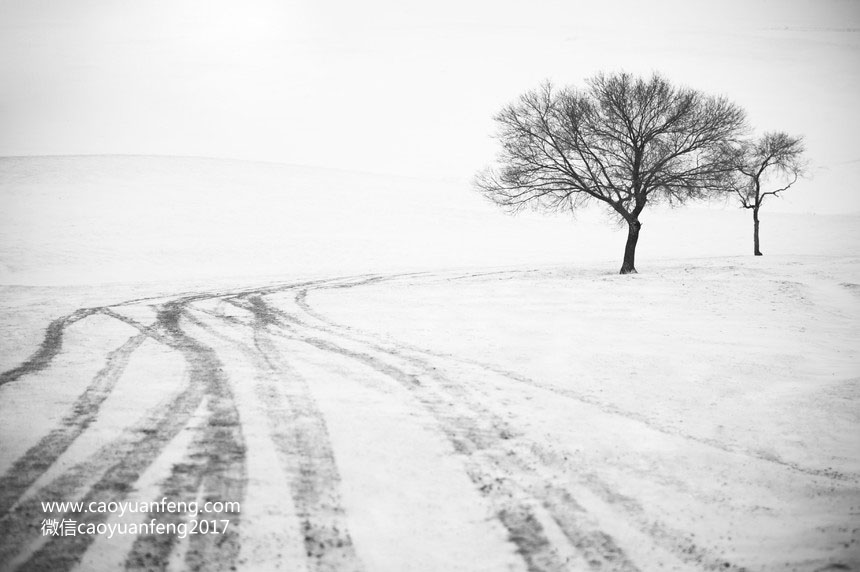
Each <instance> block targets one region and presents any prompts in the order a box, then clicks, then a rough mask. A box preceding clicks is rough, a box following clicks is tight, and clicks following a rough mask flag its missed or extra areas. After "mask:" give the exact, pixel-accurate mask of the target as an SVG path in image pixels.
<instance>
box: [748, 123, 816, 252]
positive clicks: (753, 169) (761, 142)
mask: <svg viewBox="0 0 860 572" xmlns="http://www.w3.org/2000/svg"><path fill="white" fill-rule="evenodd" d="M804 151H805V149H804V145H803V138H802V137H792V136H790V135H788V134H787V133H783V132H777V133H765V134H764V135H762V136H761V137H760V138H759V139H756V140H755V141H747V142H744V144H743V145H742V146H741V147H740V149H739V151H738V153H737V155H736V156H735V157H736V159H735V169H736V174H737V175H738V176H737V178H736V181H735V183H734V184H733V185H732V190H734V192H735V193H737V195H738V197H739V198H740V202H741V206H742V207H743V208H745V209H752V212H753V253H754V254H755V255H756V256H761V249H760V248H759V244H760V243H759V216H758V212H759V209H761V205H762V202H763V201H764V198H765V197H767V196H771V195H772V196H774V197H778V196H779V193H781V192H783V191H786V190H788V189H789V187H791V186H792V185H793V184H794V183H796V182H797V179H798V177H800V176H802V175H803V173H804V171H805V165H804V163H803V160H802V156H803V153H804ZM765 189H768V190H765Z"/></svg>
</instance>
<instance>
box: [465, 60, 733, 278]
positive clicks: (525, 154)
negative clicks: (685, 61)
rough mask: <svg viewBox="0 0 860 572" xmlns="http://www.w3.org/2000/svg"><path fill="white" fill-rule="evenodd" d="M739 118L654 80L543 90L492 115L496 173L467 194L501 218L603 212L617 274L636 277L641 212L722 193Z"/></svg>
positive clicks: (720, 102)
mask: <svg viewBox="0 0 860 572" xmlns="http://www.w3.org/2000/svg"><path fill="white" fill-rule="evenodd" d="M744 117H745V114H744V112H743V111H742V110H741V109H740V108H739V107H737V106H736V105H734V104H732V103H730V102H729V101H727V100H726V99H725V98H722V97H711V96H706V95H704V94H702V93H701V92H699V91H696V90H693V89H688V88H680V87H675V86H673V85H671V84H670V83H669V82H668V81H667V80H665V79H664V78H663V77H661V76H659V75H654V76H652V77H651V78H649V79H642V78H636V77H634V76H632V75H630V74H627V73H619V74H611V75H605V74H600V75H597V76H595V77H593V78H591V79H590V80H588V82H587V87H586V88H585V89H582V90H579V89H575V88H572V87H568V88H563V89H558V90H557V89H554V88H553V87H552V86H551V85H549V84H545V85H543V86H542V87H541V88H539V89H538V90H535V91H530V92H528V93H526V94H525V95H523V96H522V97H520V99H519V101H517V102H516V103H514V104H511V105H509V106H507V107H505V108H504V109H503V110H502V111H501V112H500V113H499V114H498V115H496V117H495V120H496V122H497V123H498V125H499V127H500V130H499V134H498V135H497V138H498V139H499V140H500V142H501V145H502V150H501V153H500V155H499V158H498V166H497V167H496V168H495V169H493V168H490V169H487V170H485V171H484V172H482V173H481V174H479V175H478V177H477V179H476V187H477V188H478V190H479V191H480V192H482V193H483V194H484V195H485V196H486V197H488V198H489V199H490V200H492V201H493V202H495V203H496V204H498V205H500V206H502V207H504V208H506V209H508V210H510V211H517V210H520V209H522V208H526V207H532V208H535V209H538V210H545V211H554V210H567V209H571V210H575V209H578V208H580V207H583V206H585V205H586V204H587V203H590V202H595V201H596V202H599V203H603V204H604V206H606V207H607V208H608V209H610V212H612V213H614V214H616V215H617V216H619V217H620V218H621V219H623V221H625V222H626V223H627V227H628V232H627V243H626V246H625V249H624V260H623V263H622V266H621V273H622V274H628V273H632V272H636V267H635V253H636V244H637V242H638V240H639V230H640V228H641V227H642V224H641V223H640V221H639V215H640V214H641V213H642V210H643V209H644V208H645V206H646V205H647V204H650V203H652V202H658V201H663V202H668V203H669V204H676V203H684V202H685V201H687V200H689V199H697V198H704V197H705V196H707V195H709V194H710V193H711V192H713V191H714V190H715V189H717V188H724V187H723V185H724V184H725V181H726V178H727V177H728V175H729V174H730V173H731V172H732V168H733V165H734V164H733V162H732V158H733V155H732V153H731V152H730V148H731V147H732V144H733V143H734V142H735V140H736V137H737V136H738V134H739V133H740V132H741V131H742V130H743V129H744V125H745V123H744V121H745V119H744Z"/></svg>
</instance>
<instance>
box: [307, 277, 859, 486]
mask: <svg viewBox="0 0 860 572" xmlns="http://www.w3.org/2000/svg"><path fill="white" fill-rule="evenodd" d="M517 272H519V273H525V272H532V271H530V270H524V271H503V272H486V273H478V274H470V275H466V276H461V277H455V278H452V279H451V280H457V279H468V278H475V277H483V276H487V275H495V274H504V273H517ZM400 276H401V275H392V276H390V277H375V279H373V280H364V279H362V280H359V281H356V282H353V283H351V284H349V283H342V284H338V285H337V286H329V285H327V284H325V283H319V284H312V285H308V286H304V287H302V289H301V290H299V292H298V293H297V295H296V297H295V302H296V305H297V306H298V307H299V308H301V309H302V310H303V311H304V312H305V313H306V314H308V315H309V316H310V317H312V318H314V319H316V320H318V321H319V322H322V323H324V324H326V326H327V329H328V330H329V331H330V332H331V333H334V334H338V335H344V336H352V337H355V336H356V335H361V336H366V337H369V338H372V339H375V340H377V341H378V342H380V343H386V342H382V340H380V338H379V336H378V335H377V334H375V333H373V332H368V331H365V330H360V329H356V328H352V327H350V326H345V325H343V324H339V323H337V322H335V321H333V320H331V319H330V318H328V317H327V316H325V315H324V314H322V313H320V312H318V311H316V310H315V309H314V308H313V307H312V306H311V305H310V304H309V303H308V302H307V296H308V293H309V292H310V290H311V289H333V288H348V287H355V286H364V285H367V284H370V283H373V282H379V281H381V280H384V279H395V278H399V277H400ZM304 325H309V324H307V322H305V323H304ZM355 341H360V340H358V339H356V340H355ZM363 343H367V342H366V341H365V342H363ZM387 343H389V344H391V345H393V346H395V347H396V348H397V351H398V352H412V353H418V354H421V355H422V356H426V357H428V358H430V359H444V360H451V361H454V362H459V363H461V364H465V365H471V366H475V367H478V368H481V369H483V370H485V371H487V372H490V373H494V374H497V375H499V376H502V377H506V378H508V379H510V380H512V381H516V382H518V383H522V384H525V385H529V386H531V387H534V388H536V389H540V390H542V391H547V392H550V393H554V394H556V395H560V396H563V397H566V398H569V399H573V400H576V401H579V402H581V403H584V404H586V405H590V406H593V407H596V408H597V409H599V410H600V411H602V412H603V413H605V414H607V415H615V416H619V417H624V418H625V419H628V420H631V421H636V422H639V423H642V424H643V425H645V426H647V427H648V428H650V429H653V430H655V431H658V432H660V433H663V434H665V435H669V436H674V437H680V438H682V439H686V440H688V441H695V442H697V443H700V444H702V445H705V446H708V447H712V448H714V449H718V450H720V451H723V452H725V453H730V454H737V455H743V456H745V457H748V458H750V459H753V460H756V461H760V462H764V463H769V464H775V465H779V466H781V467H784V468H787V469H790V470H792V471H796V472H798V473H802V474H805V475H809V476H813V477H821V478H825V479H831V480H835V481H842V482H848V483H857V482H859V481H860V475H858V474H856V473H842V472H838V471H834V470H831V469H827V468H824V469H819V468H814V467H807V466H803V465H800V464H798V463H793V462H791V461H786V460H785V459H782V458H780V457H778V456H776V455H774V454H761V453H759V452H756V451H752V450H749V449H745V448H742V447H733V446H730V445H727V444H725V443H723V442H720V441H718V440H716V439H709V438H707V437H699V436H696V435H690V434H688V433H685V432H683V431H681V430H679V429H676V428H674V427H667V426H665V425H663V424H661V423H658V422H656V421H654V420H652V419H649V418H648V417H647V416H645V415H642V414H639V413H636V412H634V411H629V410H626V409H623V408H621V407H617V406H615V405H612V404H610V403H605V402H603V401H601V400H599V399H596V398H594V397H591V396H589V395H587V394H585V393H582V392H578V391H575V390H572V389H566V388H562V387H557V386H554V385H550V384H546V383H542V382H540V381H537V380H534V379H532V378H529V377H527V376H524V375H522V374H518V373H515V372H513V371H510V370H508V369H505V368H503V367H500V366H498V365H495V364H488V363H485V362H482V361H479V360H474V359H469V358H463V357H458V356H455V355H452V354H446V353H442V352H434V351H432V350H428V349H424V348H420V347H418V346H415V345H412V344H409V343H406V342H401V341H396V342H390V341H389V342H387ZM377 347H379V348H380V350H381V351H389V350H386V349H383V348H382V346H379V345H377Z"/></svg>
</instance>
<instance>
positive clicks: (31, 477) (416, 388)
mask: <svg viewBox="0 0 860 572" xmlns="http://www.w3.org/2000/svg"><path fill="white" fill-rule="evenodd" d="M0 173H2V177H0V201H2V207H3V208H2V209H0V213H2V214H0V216H2V220H0V223H2V225H0V233H2V234H0V262H2V264H3V265H4V273H5V274H4V276H3V282H5V283H6V285H5V286H3V287H2V291H3V304H2V308H3V313H2V326H3V327H2V336H0V343H2V352H0V358H2V363H0V369H2V371H3V372H4V373H2V374H0V375H2V377H0V568H2V569H3V570H6V569H9V570H12V569H17V568H20V569H23V570H26V569H37V570H40V569H51V570H71V569H76V570H115V569H121V568H123V567H125V568H127V569H152V568H158V569H163V568H167V569H174V570H182V569H187V568H195V567H200V568H202V569H224V570H229V569H231V568H233V567H235V569H239V570H248V571H251V570H359V569H363V570H373V571H376V570H392V571H402V570H427V571H435V570H439V571H443V570H444V571H447V570H463V571H473V570H487V571H495V570H529V571H538V570H589V569H595V570H643V571H647V570H655V569H665V570H717V569H719V570H786V569H788V570H846V569H857V568H858V567H860V542H858V540H859V539H860V533H858V524H857V523H858V514H859V513H860V438H858V435H860V409H858V402H860V390H858V381H860V371H858V370H860V368H858V363H860V362H858V350H857V347H858V344H857V341H858V339H860V286H858V285H860V258H858V257H857V256H856V255H855V252H856V250H857V245H858V240H857V229H858V225H857V218H856V217H851V216H845V217H809V218H805V219H804V218H802V217H795V216H791V217H789V216H779V215H776V214H773V215H771V216H769V215H767V214H765V216H764V221H765V223H764V227H763V233H764V234H763V250H764V252H765V254H766V256H765V257H762V258H755V257H752V256H749V255H748V254H747V252H748V250H750V244H749V243H750V242H751V240H750V236H749V234H750V229H749V222H750V221H748V220H747V214H748V213H745V212H742V211H734V210H729V211H724V210H720V209H716V208H714V209H699V210H692V209H687V210H683V211H675V212H666V211H657V212H655V213H653V214H652V215H651V216H650V217H648V218H645V227H644V230H643V235H642V247H641V250H640V252H639V256H638V259H637V266H638V267H639V269H640V271H641V272H642V274H640V275H636V276H619V275H617V274H616V272H617V266H618V264H619V262H620V261H619V260H617V258H618V257H619V255H620V251H621V247H622V245H623V233H621V232H614V231H612V229H611V228H610V229H607V228H606V224H605V220H604V219H602V218H601V217H600V216H593V217H591V216H590V215H589V216H584V217H581V219H580V220H578V221H576V222H573V223H571V222H570V221H569V220H563V219H561V218H542V217H537V216H531V215H525V216H521V217H517V218H510V217H503V216H501V215H499V213H496V212H495V211H494V210H493V209H492V208H491V207H490V206H489V205H485V204H483V203H482V202H481V201H480V200H479V199H478V198H477V197H475V196H473V194H470V193H469V192H468V191H467V190H465V189H466V186H464V185H462V184H457V183H454V182H447V183H446V182H438V181H437V182H433V181H421V180H417V179H390V178H384V177H377V176H372V175H359V174H354V173H339V172H331V171H319V170H311V169H298V168H291V167H284V166H279V165H271V164H247V163H236V162H216V161H211V160H191V159H163V158H151V157H149V158H147V157H122V158H105V157H101V158H97V157H88V158H41V159H38V158H32V159H4V160H2V161H0ZM491 266H496V267H495V268H489V267H491ZM162 497H168V498H172V499H175V500H194V499H196V498H201V499H202V498H215V499H218V500H225V501H239V502H241V503H242V511H241V513H239V514H234V513H224V514H218V515H215V516H211V517H209V518H218V519H229V520H230V522H231V526H230V529H229V531H228V533H226V534H222V535H198V536H191V537H186V538H184V539H182V538H178V537H176V536H169V535H167V536H161V537H153V536H147V535H140V536H134V535H126V536H115V537H114V538H111V539H107V538H104V537H88V536H78V537H51V538H47V537H42V536H41V535H40V534H39V525H40V523H41V521H42V519H44V518H49V517H54V518H63V517H65V518H75V519H77V520H79V521H89V522H106V523H120V522H122V523H134V522H146V521H148V520H149V518H150V517H152V516H157V517H158V518H159V519H161V520H165V521H169V520H170V519H171V518H172V519H175V520H176V521H182V519H184V518H187V517H186V516H183V515H165V514H158V515H145V514H127V515H125V516H124V517H119V516H117V515H104V514H99V515H96V514H84V515H76V514H66V515H63V514H55V515H51V514H46V513H44V512H43V511H42V508H41V506H40V505H39V501H44V500H77V499H85V500H96V501H109V500H116V501H120V500H130V501H134V500H160V499H161V498H162Z"/></svg>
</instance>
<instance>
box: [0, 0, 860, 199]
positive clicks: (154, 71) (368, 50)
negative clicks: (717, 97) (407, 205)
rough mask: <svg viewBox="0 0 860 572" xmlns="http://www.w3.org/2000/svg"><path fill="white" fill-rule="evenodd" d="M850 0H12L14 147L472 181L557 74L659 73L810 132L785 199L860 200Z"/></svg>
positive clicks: (0, 149) (755, 120) (6, 14)
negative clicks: (808, 174)
mask: <svg viewBox="0 0 860 572" xmlns="http://www.w3.org/2000/svg"><path fill="white" fill-rule="evenodd" d="M858 64H860V2H858V1H856V0H737V1H735V0H732V1H723V2H715V1H709V2H699V1H689V0H688V1H665V2H641V1H635V0H616V1H608V2H606V1H604V2H596V1H592V2H576V1H551V0H538V1H535V0H522V1H520V0H502V1H499V0H494V1H483V0H482V1H469V0H457V1H454V0H437V1H435V2H404V1H398V0H366V1H363V2H353V1H336V0H328V1H326V0H322V1H319V0H316V1H314V0H307V1H305V0H286V1H280V2H278V1H274V0H243V1H241V2H240V1H225V0H147V1H143V2H142V1H135V0H0V78H2V80H0V125H2V128H0V155H41V154H99V153H119V154H162V155H203V156H213V157H230V158H240V159H258V160H270V161H278V162H283V163H291V164H301V165H316V166H324V167H335V168H340V169H355V170H363V171H371V172H378V173H392V174H400V175H415V176H419V177H444V178H455V179H459V180H462V181H464V184H466V182H467V181H468V180H469V179H470V178H471V176H472V175H473V173H474V172H475V171H477V170H478V169H480V168H481V167H483V166H484V165H485V164H486V163H487V162H489V161H490V160H491V159H492V157H493V154H494V145H495V144H494V142H493V140H492V139H491V138H490V135H491V134H492V133H493V132H494V126H493V122H492V116H493V114H494V113H495V112H496V111H497V110H498V109H499V108H500V107H501V106H502V105H503V104H505V103H507V102H508V101H510V100H512V99H514V98H515V97H516V96H517V95H518V94H520V93H521V92H523V91H525V90H527V89H531V88H533V87H535V86H536V85H537V84H538V83H539V82H541V81H542V80H544V79H551V80H553V81H554V82H556V83H560V84H566V83H574V84H581V83H582V80H583V79H584V78H586V77H588V76H590V75H592V74H593V73H595V72H597V71H601V70H606V71H614V70H620V69H623V70H627V71H632V72H637V73H650V72H651V71H652V70H657V71H660V72H662V73H663V74H664V75H666V76H667V77H668V78H669V79H671V80H674V81H676V82H678V83H683V84H686V85H689V86H691V87H696V88H699V89H702V90H704V91H707V92H711V93H723V94H726V95H728V96H729V97H731V98H732V99H733V100H735V101H736V102H737V103H739V104H741V105H742V106H744V107H745V108H746V109H747V110H748V112H749V117H750V120H751V123H752V124H753V125H754V126H755V127H757V128H758V129H759V130H768V129H779V130H785V131H788V132H790V133H795V134H803V135H805V136H806V138H807V144H808V150H809V159H810V160H811V162H812V165H813V178H812V179H811V180H809V181H804V182H803V183H802V186H798V188H797V189H796V190H793V191H792V194H791V196H790V197H789V196H788V195H787V196H786V199H785V200H784V201H782V202H781V203H780V204H779V206H777V205H773V207H772V208H774V209H777V208H778V209H781V210H788V211H810V210H811V211H816V212H852V211H858V210H860V193H858V188H857V185H858V183H857V182H858V180H860V145H858V143H857V141H858V134H860V112H858V102H860V65H858Z"/></svg>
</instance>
